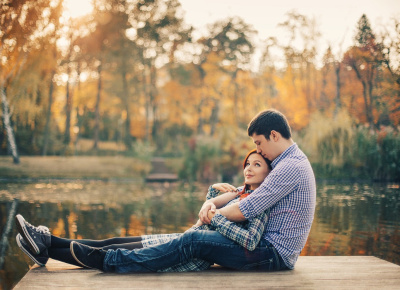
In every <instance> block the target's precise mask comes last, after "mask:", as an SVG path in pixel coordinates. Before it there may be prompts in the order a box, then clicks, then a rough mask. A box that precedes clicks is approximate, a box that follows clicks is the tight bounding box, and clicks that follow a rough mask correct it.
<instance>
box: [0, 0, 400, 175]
mask: <svg viewBox="0 0 400 290" xmlns="http://www.w3.org/2000/svg"><path fill="white" fill-rule="evenodd" d="M63 4H64V3H63V0H21V1H1V9H0V12H1V15H0V27H1V30H0V63H1V65H0V94H1V102H2V112H1V120H2V122H1V123H0V128H1V130H0V149H1V151H0V152H1V153H0V154H1V155H11V156H12V160H13V162H14V163H15V164H18V163H20V155H22V156H49V155H52V156H67V157H68V156H80V158H82V159H81V160H82V162H85V161H83V160H85V159H84V157H82V156H123V157H126V158H127V159H128V158H130V159H128V160H130V162H131V163H132V164H135V165H134V166H133V167H132V171H136V172H139V173H140V174H141V175H146V174H147V173H148V171H149V170H150V167H149V165H150V160H151V158H152V157H153V156H162V157H165V158H168V160H169V163H168V164H169V165H170V166H171V167H173V168H174V170H176V171H177V172H179V174H180V178H181V179H183V180H188V181H193V180H198V181H215V180H222V181H231V180H232V179H234V178H235V176H236V175H237V172H238V170H239V168H240V164H238V160H241V159H242V157H243V156H244V155H245V153H246V152H247V151H248V150H249V149H252V148H253V147H254V145H253V144H252V143H251V140H250V138H249V137H248V136H247V133H246V128H247V124H248V122H249V121H250V119H251V118H252V117H253V116H254V115H255V114H256V113H258V112H259V111H261V110H263V109H266V108H276V109H278V110H280V111H282V112H283V113H284V114H285V115H286V116H287V118H288V120H289V122H290V124H291V126H292V129H293V133H294V139H295V141H296V142H297V143H298V144H299V146H300V147H301V148H302V149H303V150H304V151H305V153H306V154H307V155H308V156H309V158H310V160H311V162H312V164H313V167H314V170H315V172H316V175H317V177H320V178H366V179H373V180H395V179H397V180H398V179H399V177H400V136H399V129H400V127H399V121H400V66H399V60H400V19H396V18H391V19H387V24H386V26H385V27H378V28H376V29H375V28H374V27H371V24H370V22H369V19H368V17H367V15H360V19H359V21H358V22H357V23H354V42H353V45H351V46H350V47H343V44H341V43H337V44H334V45H335V46H337V47H336V48H338V49H336V50H337V51H338V52H336V53H334V52H333V51H334V50H333V49H332V47H329V48H328V49H327V50H326V51H324V52H323V53H322V57H320V56H319V55H320V54H319V47H318V40H319V39H320V38H321V37H322V35H321V33H320V32H319V29H318V25H317V24H316V22H315V21H314V19H312V18H310V17H308V16H306V15H302V14H300V13H298V12H296V11H288V13H287V14H286V16H285V19H282V22H281V23H280V24H279V27H280V28H281V29H283V31H285V32H286V33H287V35H288V37H287V38H285V39H284V40H283V39H278V38H276V37H270V38H268V39H265V41H264V48H263V53H262V56H261V59H260V63H259V67H258V68H257V70H255V69H254V68H252V67H251V65H250V59H251V57H252V55H253V54H254V51H255V44H254V39H255V35H256V33H257V32H256V31H255V30H254V28H252V26H251V25H249V24H248V23H246V22H245V21H244V20H243V19H241V18H240V17H230V18H227V19H221V20H220V21H217V22H215V23H210V25H209V27H208V31H206V32H204V34H203V35H202V36H201V37H197V38H194V37H193V34H194V33H195V32H196V31H195V29H194V28H193V27H191V26H190V25H188V24H186V22H185V19H184V17H183V13H182V11H181V10H182V7H181V5H180V3H179V1H178V0H95V1H93V11H92V13H90V14H88V15H85V16H83V17H80V18H69V17H67V16H65V14H64V13H63V11H64V7H63ZM197 34H198V32H197ZM277 52H278V53H279V54H280V55H281V56H282V57H281V58H279V59H277V58H276V53H277ZM2 158H3V157H2ZM65 164H67V163H65ZM18 166H21V165H18ZM0 173H1V175H2V176H6V175H7V173H6V172H4V171H2V172H0Z"/></svg>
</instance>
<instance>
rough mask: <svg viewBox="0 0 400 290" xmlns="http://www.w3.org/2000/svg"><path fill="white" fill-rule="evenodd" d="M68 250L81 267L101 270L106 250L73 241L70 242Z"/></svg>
mask: <svg viewBox="0 0 400 290" xmlns="http://www.w3.org/2000/svg"><path fill="white" fill-rule="evenodd" d="M70 250H71V254H72V256H73V257H74V259H75V260H76V261H77V262H78V263H79V264H81V265H82V266H83V267H86V268H92V269H98V270H101V271H103V261H104V258H105V256H106V253H107V252H106V251H104V250H102V249H99V248H93V247H90V246H86V245H83V244H80V243H78V242H75V241H73V242H71V245H70Z"/></svg>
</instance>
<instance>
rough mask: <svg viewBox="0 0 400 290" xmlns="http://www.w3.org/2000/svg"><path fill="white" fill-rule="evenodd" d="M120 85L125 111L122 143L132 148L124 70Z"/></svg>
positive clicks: (127, 88) (127, 90) (127, 89)
mask: <svg viewBox="0 0 400 290" xmlns="http://www.w3.org/2000/svg"><path fill="white" fill-rule="evenodd" d="M122 87H123V94H124V95H123V96H122V100H123V102H124V105H125V111H126V120H125V138H124V143H125V146H126V147H127V148H128V149H132V137H131V112H130V109H129V87H128V80H127V76H126V72H125V71H124V72H123V73H122Z"/></svg>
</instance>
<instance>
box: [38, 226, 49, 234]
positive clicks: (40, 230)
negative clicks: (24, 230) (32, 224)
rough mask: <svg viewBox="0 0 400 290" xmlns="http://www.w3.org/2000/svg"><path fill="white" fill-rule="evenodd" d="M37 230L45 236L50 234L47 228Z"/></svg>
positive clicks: (39, 227) (40, 227) (41, 227)
mask: <svg viewBox="0 0 400 290" xmlns="http://www.w3.org/2000/svg"><path fill="white" fill-rule="evenodd" d="M37 230H38V231H39V232H41V233H43V234H50V230H49V228H48V227H46V226H38V227H37Z"/></svg>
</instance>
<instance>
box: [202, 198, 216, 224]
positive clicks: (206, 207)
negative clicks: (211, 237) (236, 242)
mask: <svg viewBox="0 0 400 290" xmlns="http://www.w3.org/2000/svg"><path fill="white" fill-rule="evenodd" d="M216 210H217V207H216V206H215V204H214V203H212V202H210V201H206V202H205V203H204V204H203V206H202V207H201V209H200V212H199V219H200V221H201V222H202V223H203V224H207V225H209V224H210V223H211V219H209V218H208V212H211V213H215V211H216Z"/></svg>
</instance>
